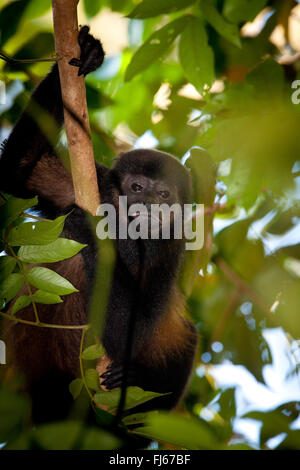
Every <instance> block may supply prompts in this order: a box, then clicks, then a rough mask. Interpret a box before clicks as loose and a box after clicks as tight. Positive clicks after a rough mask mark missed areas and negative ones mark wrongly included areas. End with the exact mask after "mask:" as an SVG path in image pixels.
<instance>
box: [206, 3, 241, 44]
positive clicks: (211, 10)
mask: <svg viewBox="0 0 300 470" xmlns="http://www.w3.org/2000/svg"><path fill="white" fill-rule="evenodd" d="M200 8H201V10H202V13H203V15H204V17H205V19H206V20H207V21H208V22H209V23H210V24H211V25H212V27H213V28H214V29H215V30H216V31H217V32H218V33H219V34H220V35H221V36H223V37H224V38H225V39H227V40H228V41H230V42H232V44H234V45H235V46H238V47H241V39H240V30H239V28H238V26H237V25H236V24H232V23H229V22H228V21H226V20H225V18H223V16H222V15H221V14H220V13H219V12H218V10H217V9H216V7H215V5H214V2H213V0H201V3H200Z"/></svg>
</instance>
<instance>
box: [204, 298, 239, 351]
mask: <svg viewBox="0 0 300 470" xmlns="http://www.w3.org/2000/svg"><path fill="white" fill-rule="evenodd" d="M240 298H241V294H240V293H239V292H238V291H236V290H235V291H234V292H232V294H231V296H230V297H229V299H228V302H227V305H226V307H225V309H224V311H223V313H222V314H221V316H220V318H219V321H218V323H217V325H216V327H215V329H214V332H213V334H212V339H211V343H214V342H215V341H220V339H221V338H222V335H223V331H224V329H225V326H226V324H227V322H228V321H229V319H230V317H231V315H232V314H233V313H234V311H235V309H236V307H237V306H238V304H239V301H240Z"/></svg>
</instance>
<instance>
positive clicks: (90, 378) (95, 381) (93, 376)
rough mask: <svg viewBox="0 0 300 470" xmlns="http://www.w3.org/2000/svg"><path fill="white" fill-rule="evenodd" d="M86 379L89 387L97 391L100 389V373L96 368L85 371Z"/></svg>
mask: <svg viewBox="0 0 300 470" xmlns="http://www.w3.org/2000/svg"><path fill="white" fill-rule="evenodd" d="M85 380H86V384H87V386H88V387H89V388H91V389H92V390H94V391H95V392H97V391H98V390H99V389H100V385H99V375H98V372H97V371H96V369H87V370H86V371H85Z"/></svg>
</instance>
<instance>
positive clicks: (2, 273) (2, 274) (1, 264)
mask: <svg viewBox="0 0 300 470" xmlns="http://www.w3.org/2000/svg"><path fill="white" fill-rule="evenodd" d="M16 264H17V261H16V260H15V258H13V257H12V256H0V282H2V281H3V279H5V278H6V277H7V276H9V275H10V273H12V272H13V270H14V269H15V266H16Z"/></svg>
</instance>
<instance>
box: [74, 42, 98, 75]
mask: <svg viewBox="0 0 300 470" xmlns="http://www.w3.org/2000/svg"><path fill="white" fill-rule="evenodd" d="M103 60H104V52H103V49H102V46H101V44H100V42H99V41H97V43H95V44H94V46H93V48H92V49H90V51H89V53H88V54H87V56H84V55H83V57H81V65H80V68H79V72H78V75H87V74H88V73H90V72H93V71H94V70H96V69H97V68H98V67H100V65H101V64H102V62H103Z"/></svg>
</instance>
